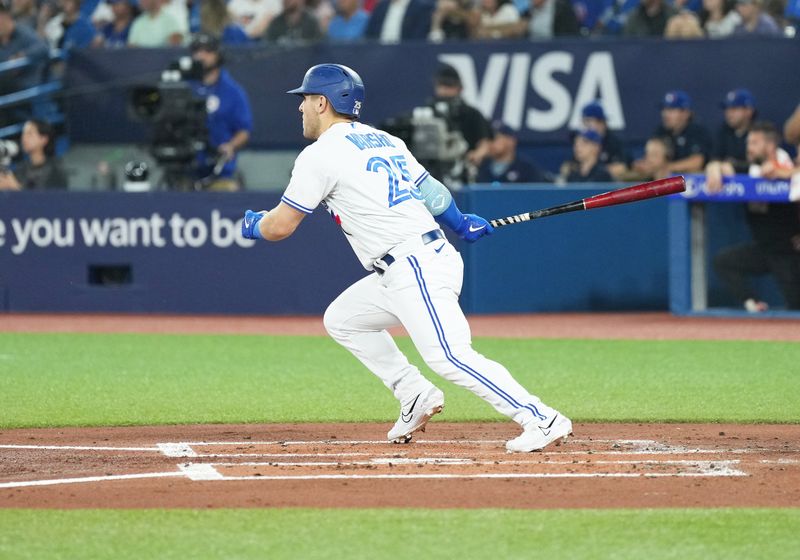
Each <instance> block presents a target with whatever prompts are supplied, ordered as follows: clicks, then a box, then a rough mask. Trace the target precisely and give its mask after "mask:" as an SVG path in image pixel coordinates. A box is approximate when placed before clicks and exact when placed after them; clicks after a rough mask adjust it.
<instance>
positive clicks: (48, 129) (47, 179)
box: [0, 119, 68, 191]
mask: <svg viewBox="0 0 800 560" xmlns="http://www.w3.org/2000/svg"><path fill="white" fill-rule="evenodd" d="M21 141H22V142H21V143H22V151H23V152H25V155H26V156H27V157H26V159H25V160H24V161H23V162H22V163H20V164H18V165H17V166H16V168H15V169H14V171H13V172H12V171H11V170H10V169H8V168H7V167H5V166H3V167H0V190H15V191H18V190H66V188H67V187H68V185H67V174H66V173H65V172H64V169H63V168H62V167H61V162H60V161H59V159H58V158H57V157H56V155H55V131H54V130H53V125H51V124H50V123H48V122H45V121H42V120H39V119H31V120H29V121H27V122H26V123H25V126H23V128H22V138H21Z"/></svg>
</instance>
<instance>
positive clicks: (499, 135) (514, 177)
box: [475, 121, 553, 184]
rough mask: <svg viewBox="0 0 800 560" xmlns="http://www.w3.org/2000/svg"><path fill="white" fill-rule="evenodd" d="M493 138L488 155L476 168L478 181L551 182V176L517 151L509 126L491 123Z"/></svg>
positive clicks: (514, 135)
mask: <svg viewBox="0 0 800 560" xmlns="http://www.w3.org/2000/svg"><path fill="white" fill-rule="evenodd" d="M492 130H493V131H494V138H493V139H492V140H491V142H490V143H489V151H488V157H486V158H484V160H483V161H482V162H481V165H480V167H479V168H478V176H477V178H476V179H475V181H476V182H478V183H493V184H494V183H552V182H553V176H552V175H551V174H550V173H547V172H545V171H542V170H541V169H539V168H538V167H537V166H536V164H534V163H533V162H531V161H528V160H527V159H526V158H524V157H522V156H520V155H519V153H518V152H517V135H516V133H515V132H514V129H513V128H511V127H510V126H508V125H506V124H504V123H502V122H500V121H495V122H493V123H492Z"/></svg>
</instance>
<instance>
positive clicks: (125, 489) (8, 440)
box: [0, 423, 800, 508]
mask: <svg viewBox="0 0 800 560" xmlns="http://www.w3.org/2000/svg"><path fill="white" fill-rule="evenodd" d="M386 428H387V426H386V425H375V424H339V425H318V424H306V425H303V424H297V425H262V426H252V425H244V426H169V427H143V428H92V429H43V430H10V431H6V432H3V433H0V454H2V457H3V461H2V462H0V506H2V507H26V508H29V507H46V508H87V507H91V508H96V507H100V508H104V507H114V508H139V507H164V508H169V507H199V508H209V507H211V508H216V507H294V506H302V507H423V508H431V507H434V508H438V507H465V508H476V507H502V508H589V507H699V506H702V507H723V506H731V507H733V506H753V507H760V506H765V507H766V506H770V507H797V506H800V427H798V426H785V425H780V426H772V425H770V426H764V425H762V426H739V425H688V424H667V425H656V424H635V425H631V424H605V425H603V424H584V425H577V426H576V434H575V437H574V438H571V440H569V441H568V442H567V443H565V444H563V445H559V446H552V447H550V448H548V449H547V450H546V451H545V452H539V453H526V454H509V453H506V452H505V450H504V447H503V444H504V441H505V440H506V439H508V438H510V437H513V436H514V435H516V433H515V428H514V426H513V425H512V424H510V423H501V424H447V423H434V424H432V425H431V426H430V427H429V429H428V432H429V433H428V434H427V436H425V437H423V438H422V439H420V440H419V441H418V442H416V443H412V444H409V445H391V444H389V443H386V442H385V441H384V440H383V439H382V438H383V437H384V434H385V430H386Z"/></svg>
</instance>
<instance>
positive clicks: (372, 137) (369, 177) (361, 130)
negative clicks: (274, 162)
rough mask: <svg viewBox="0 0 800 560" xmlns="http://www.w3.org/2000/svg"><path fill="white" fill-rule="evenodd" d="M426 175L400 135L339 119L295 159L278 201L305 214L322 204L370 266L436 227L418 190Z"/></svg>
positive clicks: (354, 249)
mask: <svg viewBox="0 0 800 560" xmlns="http://www.w3.org/2000/svg"><path fill="white" fill-rule="evenodd" d="M427 176H428V172H427V171H426V170H425V168H424V167H422V165H420V163H419V162H418V161H417V160H416V158H414V156H413V155H412V154H411V152H410V151H409V150H408V148H407V147H406V145H405V143H404V142H403V141H402V140H400V139H399V138H397V137H395V136H392V135H390V134H387V133H386V132H383V131H381V130H377V129H375V128H372V127H370V126H367V125H365V124H361V123H359V122H353V123H337V124H334V125H333V126H331V127H330V128H329V129H328V130H326V131H325V132H324V133H322V135H321V136H320V137H319V138H318V139H317V141H316V142H314V143H313V144H311V145H309V146H308V147H306V148H305V149H304V150H303V151H302V152H301V153H300V155H299V156H298V157H297V160H296V161H295V164H294V169H293V170H292V178H291V180H290V181H289V186H288V187H286V191H285V192H284V194H283V196H282V197H281V201H282V202H283V203H285V204H288V205H289V206H291V207H292V208H294V209H296V210H299V211H300V212H304V213H306V214H311V213H312V212H313V211H314V209H315V208H316V207H317V206H318V205H319V204H320V203H322V204H323V205H324V206H325V207H326V208H327V210H328V212H329V213H330V214H331V216H332V217H333V219H334V220H335V221H336V223H338V224H339V225H340V226H341V228H342V231H344V233H345V236H346V237H347V240H348V241H349V242H350V245H351V246H352V247H353V251H355V253H356V256H357V257H358V259H359V260H360V261H361V264H362V265H364V268H366V269H367V270H371V269H372V262H373V261H374V260H375V259H377V258H380V257H382V256H383V255H385V254H386V253H387V252H388V251H389V250H390V249H391V248H392V247H395V246H397V245H399V244H400V243H402V242H403V241H406V240H407V239H410V238H412V237H414V236H418V235H421V234H423V233H426V232H428V231H431V230H433V229H436V228H438V227H439V226H438V224H437V223H436V221H435V220H434V219H433V216H431V213H430V212H429V211H428V209H427V208H426V207H425V204H424V203H423V201H422V195H421V194H420V191H419V185H420V183H421V182H422V181H424V180H425V178H426V177H427Z"/></svg>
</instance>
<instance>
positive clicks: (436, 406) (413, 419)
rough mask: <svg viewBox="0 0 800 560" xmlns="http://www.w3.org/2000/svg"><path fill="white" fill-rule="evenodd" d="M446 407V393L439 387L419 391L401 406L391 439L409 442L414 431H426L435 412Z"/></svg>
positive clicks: (393, 441) (391, 440)
mask: <svg viewBox="0 0 800 560" xmlns="http://www.w3.org/2000/svg"><path fill="white" fill-rule="evenodd" d="M443 408H444V393H442V392H441V391H440V390H439V389H438V388H437V387H433V386H432V387H431V388H430V389H428V390H427V391H423V392H421V393H417V394H416V395H414V396H413V397H411V398H410V399H408V400H407V401H406V402H404V403H402V405H401V407H400V418H398V419H397V422H395V424H394V427H393V428H392V429H391V430H389V434H388V437H389V441H390V442H392V443H408V442H409V441H411V437H412V434H413V433H414V432H424V431H425V425H426V424H427V423H428V420H430V419H431V417H432V416H433V415H434V414H439V413H440V412H441V411H442V409H443Z"/></svg>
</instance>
